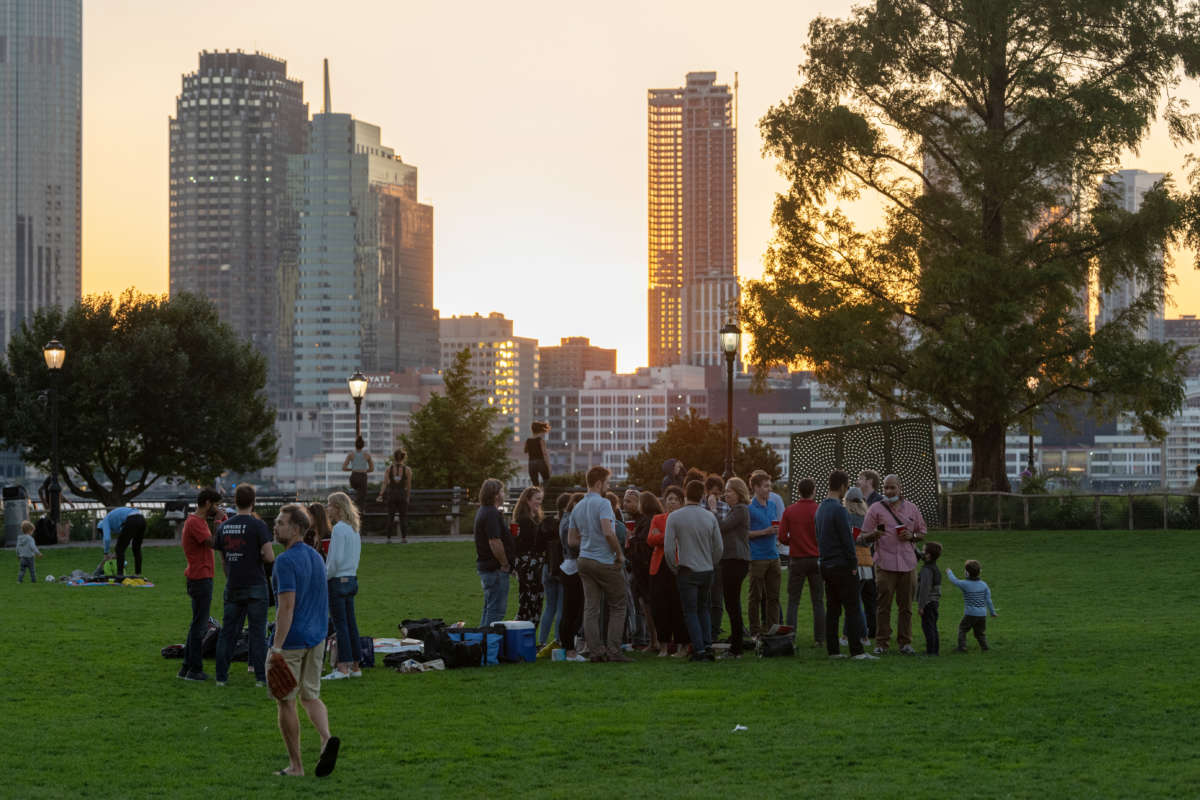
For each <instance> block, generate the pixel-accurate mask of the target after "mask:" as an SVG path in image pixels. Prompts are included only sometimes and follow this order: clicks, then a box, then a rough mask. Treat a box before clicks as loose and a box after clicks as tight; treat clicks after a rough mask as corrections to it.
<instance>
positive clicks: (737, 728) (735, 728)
mask: <svg viewBox="0 0 1200 800" xmlns="http://www.w3.org/2000/svg"><path fill="white" fill-rule="evenodd" d="M748 730H750V729H749V728H747V727H746V726H745V725H734V726H733V733H737V732H738V731H748Z"/></svg>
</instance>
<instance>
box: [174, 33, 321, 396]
mask: <svg viewBox="0 0 1200 800" xmlns="http://www.w3.org/2000/svg"><path fill="white" fill-rule="evenodd" d="M307 121H308V106H307V105H306V104H305V102H304V85H303V83H301V82H300V81H298V80H295V79H293V78H289V77H288V76H287V62H286V61H283V60H281V59H278V58H274V57H272V56H268V55H264V54H262V53H254V54H250V53H243V52H240V51H238V52H229V51H225V52H223V53H219V52H203V53H201V54H200V67H199V69H197V70H196V71H195V72H192V73H189V74H187V75H184V76H183V87H182V91H181V92H180V93H179V96H178V97H176V98H175V116H174V117H172V118H171V120H170V123H169V125H170V139H171V145H170V146H171V168H170V182H171V194H170V232H171V234H170V286H171V294H172V295H175V294H178V293H180V292H190V293H192V294H197V295H200V296H203V297H207V298H208V299H209V300H211V301H212V302H213V303H214V304H215V305H216V307H217V311H218V313H219V314H220V315H221V319H222V321H224V322H225V323H227V324H228V325H230V326H231V327H232V328H233V330H234V332H235V333H236V334H237V335H238V337H239V338H241V339H244V340H246V341H248V342H250V343H251V344H253V345H254V347H255V348H256V349H257V350H258V351H259V352H260V353H262V355H263V356H264V357H265V358H266V359H267V392H268V395H269V396H270V397H271V399H272V400H273V401H275V402H276V403H281V402H284V403H286V402H287V401H288V400H290V395H291V353H289V352H286V349H285V348H286V347H287V342H288V341H289V338H290V337H288V336H286V335H283V328H284V325H285V324H286V320H287V319H289V318H290V316H291V309H290V307H289V306H290V305H291V299H290V297H288V296H287V293H286V291H285V290H286V287H288V286H289V285H291V284H292V283H293V282H294V277H293V276H294V270H295V258H296V254H295V236H294V229H295V211H294V210H293V209H292V208H291V206H290V204H289V200H288V195H287V187H288V183H287V181H288V156H289V154H294V153H302V152H304V149H305V139H306V136H307Z"/></svg>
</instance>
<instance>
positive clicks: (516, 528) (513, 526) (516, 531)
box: [508, 522, 521, 536]
mask: <svg viewBox="0 0 1200 800" xmlns="http://www.w3.org/2000/svg"><path fill="white" fill-rule="evenodd" d="M508 532H509V533H511V534H512V535H513V536H520V535H521V526H520V525H518V524H517V523H515V522H510V523H509V524H508Z"/></svg>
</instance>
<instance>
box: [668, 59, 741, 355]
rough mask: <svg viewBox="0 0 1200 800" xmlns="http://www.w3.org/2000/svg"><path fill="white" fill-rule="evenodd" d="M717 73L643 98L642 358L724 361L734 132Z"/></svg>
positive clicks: (733, 261) (730, 296)
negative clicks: (645, 271) (645, 342)
mask: <svg viewBox="0 0 1200 800" xmlns="http://www.w3.org/2000/svg"><path fill="white" fill-rule="evenodd" d="M716 79H717V74H716V73H715V72H689V73H688V75H687V79H686V85H685V86H683V87H682V88H678V89H651V90H650V91H649V93H648V95H647V140H648V141H647V144H648V153H647V155H648V169H649V174H648V198H647V199H648V220H649V254H648V256H649V258H648V260H649V287H648V292H647V308H648V320H647V322H648V329H649V330H648V334H649V336H648V338H649V364H650V366H652V367H657V366H669V365H672V364H679V363H683V364H692V365H696V366H717V365H720V364H722V363H724V355H723V354H722V352H721V348H720V344H719V339H718V336H717V334H718V331H720V329H721V326H722V325H724V324H725V323H726V322H728V321H729V320H730V319H732V318H733V317H734V316H736V309H737V301H738V282H737V129H736V126H735V120H734V113H733V102H734V96H733V93H732V92H731V91H730V90H729V87H728V86H724V85H717V84H716Z"/></svg>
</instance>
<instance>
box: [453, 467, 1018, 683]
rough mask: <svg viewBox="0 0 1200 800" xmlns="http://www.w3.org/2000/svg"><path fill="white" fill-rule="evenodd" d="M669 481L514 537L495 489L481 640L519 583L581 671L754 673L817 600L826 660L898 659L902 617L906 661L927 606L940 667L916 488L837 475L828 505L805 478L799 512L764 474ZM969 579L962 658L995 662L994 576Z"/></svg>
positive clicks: (544, 520)
mask: <svg viewBox="0 0 1200 800" xmlns="http://www.w3.org/2000/svg"><path fill="white" fill-rule="evenodd" d="M531 449H532V448H531ZM664 473H665V474H664V479H663V485H662V487H661V489H660V491H659V492H658V493H655V492H652V491H646V490H641V489H639V488H638V487H636V486H631V487H628V488H626V489H625V490H624V492H623V493H622V494H620V495H618V494H617V493H616V492H615V491H613V490H612V489H611V488H610V481H609V479H610V472H609V471H608V470H607V469H605V468H604V467H599V466H597V467H592V468H591V469H590V470H588V472H587V474H586V478H585V480H586V484H587V486H586V491H585V490H582V488H581V490H580V491H574V492H564V493H562V494H560V495H558V497H557V501H556V502H555V503H554V508H553V510H550V509H547V508H546V507H545V499H546V495H545V490H544V489H543V488H542V487H541V486H538V485H533V486H530V487H528V488H527V489H525V490H524V491H523V492H522V493H521V496H520V498H519V499H518V501H517V503H516V505H515V507H514V508H513V511H512V515H511V518H510V520H508V521H506V520H505V517H504V514H503V512H502V507H503V506H504V504H505V499H506V493H505V490H504V484H503V483H502V482H501V481H499V480H496V479H488V480H486V481H484V483H483V485H482V486H481V487H480V490H479V511H478V513H477V515H476V518H475V526H474V534H475V549H476V562H475V567H476V571H477V572H478V574H479V578H480V584H481V586H482V588H483V611H482V615H481V618H480V625H481V626H488V625H490V624H492V623H494V622H498V621H501V620H504V619H505V618H506V615H507V613H508V596H509V590H510V579H511V575H512V574H513V573H515V574H516V576H517V589H518V603H517V609H516V619H518V620H525V621H528V622H532V623H534V625H535V626H536V631H537V644H538V647H539V648H540V649H541V653H540V654H541V655H543V656H545V655H548V654H552V653H553V652H554V651H556V650H559V649H561V651H562V653H561V655H555V657H556V658H560V657H561V658H562V659H564V660H567V661H592V662H605V661H615V662H627V661H630V660H631V659H630V657H629V655H628V653H629V652H631V651H633V650H635V649H636V650H641V651H643V652H647V653H657V654H658V655H659V656H660V657H664V658H665V657H670V656H674V657H677V658H690V659H691V660H693V661H712V660H715V658H716V657H717V651H718V650H723V651H724V652H723V654H722V657H726V658H740V657H741V656H742V654H743V653H744V652H746V650H747V649H749V648H750V647H751V646H752V645H753V644H754V643H756V642H758V641H761V640H762V639H764V638H765V637H771V636H781V635H783V636H791V637H793V638H795V637H797V636H798V634H797V623H798V617H799V607H800V602H801V600H802V598H803V594H804V590H805V588H807V589H808V595H809V603H810V605H811V608H812V644H813V646H814V647H824V648H825V649H826V652H827V653H828V655H829V656H830V657H831V658H846V657H847V656H849V657H852V658H856V659H860V660H873V659H876V658H878V657H880V656H882V655H884V654H886V653H889V652H891V648H892V646H893V628H892V618H893V608H894V609H895V622H896V626H895V637H894V644H895V647H896V649H897V651H898V652H899V653H901V654H904V655H915V654H916V649H915V648H914V647H913V638H912V617H913V605H914V602H915V604H916V607H917V614H918V616H919V617H920V619H921V628H922V632H923V634H924V638H925V652H926V653H927V654H929V655H937V654H938V653H939V652H940V647H939V633H938V627H937V623H938V607H939V604H940V598H941V573H940V572H939V571H938V567H937V560H938V558H939V557H940V556H941V553H942V546H941V544H940V543H937V542H926V541H925V539H926V535H927V529H926V525H925V520H924V518H923V516H922V515H921V511H920V509H919V508H918V507H917V505H916V504H915V503H912V502H911V501H909V500H907V499H906V498H905V497H904V491H903V486H902V483H901V479H900V476H898V475H888V476H887V477H886V478H883V479H881V478H880V475H879V474H878V473H877V472H875V471H873V470H869V469H868V470H863V471H862V472H861V473H859V474H858V476H857V479H856V480H855V482H854V485H853V486H852V485H851V479H850V476H849V475H848V474H847V473H845V472H843V471H840V470H835V471H833V472H832V473H831V474H830V475H829V476H828V479H827V481H825V483H826V495H825V497H824V499H823V500H821V501H819V502H818V500H817V498H816V491H817V483H816V481H814V480H813V479H811V478H804V479H802V480H800V481H799V482H798V483H797V484H796V488H797V491H798V494H799V497H798V498H797V500H796V502H794V503H792V504H791V505H788V506H785V504H784V502H783V500H782V498H780V496H779V495H778V494H776V493H775V492H774V491H772V483H771V476H770V475H769V474H767V473H766V472H764V471H761V470H756V471H755V472H753V473H751V475H750V476H749V483H748V484H747V481H745V480H743V479H742V478H740V477H736V476H735V477H731V478H729V479H728V480H724V479H722V478H721V477H720V476H717V475H709V474H706V473H704V472H703V471H701V470H697V469H692V470H685V469H684V468H683V465H682V464H681V463H680V462H679V461H678V459H671V460H670V461H669V462H668V463H667V464H665V465H664ZM532 474H533V471H532V470H531V476H532ZM781 551H782V554H783V555H784V556H786V569H787V573H788V579H787V583H786V586H787V606H786V613H785V612H784V607H783V605H782V593H781V587H782V586H783V570H784V566H785V565H784V559H782V558H781ZM965 569H966V572H967V578H966V580H959V579H957V578H955V577H954V575H953V573H952V572H951V571H950V570H947V571H946V572H947V577H948V578H949V580H950V581H951V582H953V583H954V584H955V585H956V586H958V587H959V588H960V589H962V591H963V594H964V598H965V606H966V614H965V615H964V617H963V620H962V621H961V623H960V625H959V636H958V647H957V649H958V650H960V651H965V650H966V635H967V633H969V632H974V634H975V637H976V639H977V641H978V643H979V646H980V648H981V649H983V650H986V649H987V639H986V632H985V631H986V616H987V615H988V614H991V615H993V616H995V608H994V607H993V606H992V603H991V593H990V589H988V587H987V584H986V583H984V582H983V581H982V580H980V579H979V575H980V565H979V563H978V562H976V561H973V560H972V561H967V562H966V567H965ZM747 584H748V592H747V595H748V597H747V602H746V606H747V607H746V609H745V614H746V617H747V618H748V624H747V622H746V619H744V618H743V608H742V598H743V588H744V587H745V586H746V585H747ZM725 620H728V626H729V633H728V636H727V637H722V633H723V631H722V626H723V622H724V621H725ZM843 647H845V648H847V650H848V653H843V652H842V648H843Z"/></svg>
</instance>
